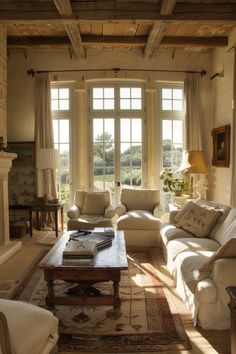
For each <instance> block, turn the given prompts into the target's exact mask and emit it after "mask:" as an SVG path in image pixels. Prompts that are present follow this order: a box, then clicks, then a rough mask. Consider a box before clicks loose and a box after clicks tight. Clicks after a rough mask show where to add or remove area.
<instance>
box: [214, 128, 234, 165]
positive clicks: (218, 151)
mask: <svg viewBox="0 0 236 354" xmlns="http://www.w3.org/2000/svg"><path fill="white" fill-rule="evenodd" d="M211 133H212V140H213V157H212V165H213V166H216V167H229V155H230V125H224V126H222V127H219V128H215V129H212V132H211Z"/></svg>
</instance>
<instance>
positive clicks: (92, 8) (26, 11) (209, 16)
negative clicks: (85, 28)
mask: <svg viewBox="0 0 236 354" xmlns="http://www.w3.org/2000/svg"><path fill="white" fill-rule="evenodd" d="M53 1H54V0H53ZM55 1H56V0H55ZM67 1H68V0H67ZM165 1H168V0H164V2H165ZM61 2H62V0H57V6H58V7H59V3H61ZM67 7H68V4H67V6H66V8H67ZM71 7H72V13H73V14H71V15H68V11H67V10H65V13H66V14H64V15H60V14H59V13H58V11H57V8H56V6H55V5H54V3H53V2H51V1H37V2H32V1H27V2H25V1H23V2H22V1H19V0H18V1H14V2H5V1H4V2H0V22H1V23H2V24H7V23H15V24H24V23H25V24H27V23H28V24H32V23H35V24H38V23H50V22H52V23H65V24H74V23H77V24H78V23H83V22H84V21H85V22H87V21H95V22H96V21H97V22H102V21H103V22H104V21H109V22H113V23H118V22H120V21H135V22H136V23H143V22H144V23H153V22H154V21H160V23H161V22H162V21H164V22H165V21H168V23H180V22H183V21H184V22H186V23H196V22H197V23H202V24H212V25H214V24H217V23H222V22H224V23H225V24H227V23H234V24H235V22H236V3H215V4H214V3H182V2H180V3H178V2H176V5H175V8H174V10H173V12H172V13H171V14H167V15H166V14H165V15H162V14H161V4H160V3H158V4H157V3H147V2H145V3H141V2H138V1H137V2H122V1H119V2H114V1H99V2H95V1H89V2H85V1H75V2H72V4H71Z"/></svg>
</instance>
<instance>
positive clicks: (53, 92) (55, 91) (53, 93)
mask: <svg viewBox="0 0 236 354" xmlns="http://www.w3.org/2000/svg"><path fill="white" fill-rule="evenodd" d="M57 98H58V89H51V99H57Z"/></svg>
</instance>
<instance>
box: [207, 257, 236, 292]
mask: <svg viewBox="0 0 236 354" xmlns="http://www.w3.org/2000/svg"><path fill="white" fill-rule="evenodd" d="M235 269H236V258H220V259H217V260H216V261H215V262H214V264H213V269H212V279H213V280H214V282H215V283H216V284H224V286H230V285H235V284H236V272H235V271H234V270H235Z"/></svg>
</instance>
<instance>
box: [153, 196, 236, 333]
mask: <svg viewBox="0 0 236 354" xmlns="http://www.w3.org/2000/svg"><path fill="white" fill-rule="evenodd" d="M160 233H161V246H162V249H163V254H164V257H165V259H166V262H167V267H168V269H169V271H170V272H171V274H172V275H173V277H174V279H175V285H176V288H177V292H178V294H179V295H180V296H181V298H182V299H183V301H184V302H185V303H186V304H187V305H188V307H189V309H190V310H191V313H192V318H193V321H194V324H195V325H199V326H201V327H202V328H204V329H227V328H230V313H229V309H228V303H229V296H228V294H227V292H226V290H225V289H226V287H227V286H235V285H236V208H231V207H229V206H227V205H222V204H217V203H214V202H208V201H203V200H197V201H190V202H189V203H187V204H186V205H185V207H184V208H183V209H182V210H181V211H172V212H171V213H170V220H169V223H168V224H162V227H161V231H160Z"/></svg>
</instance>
